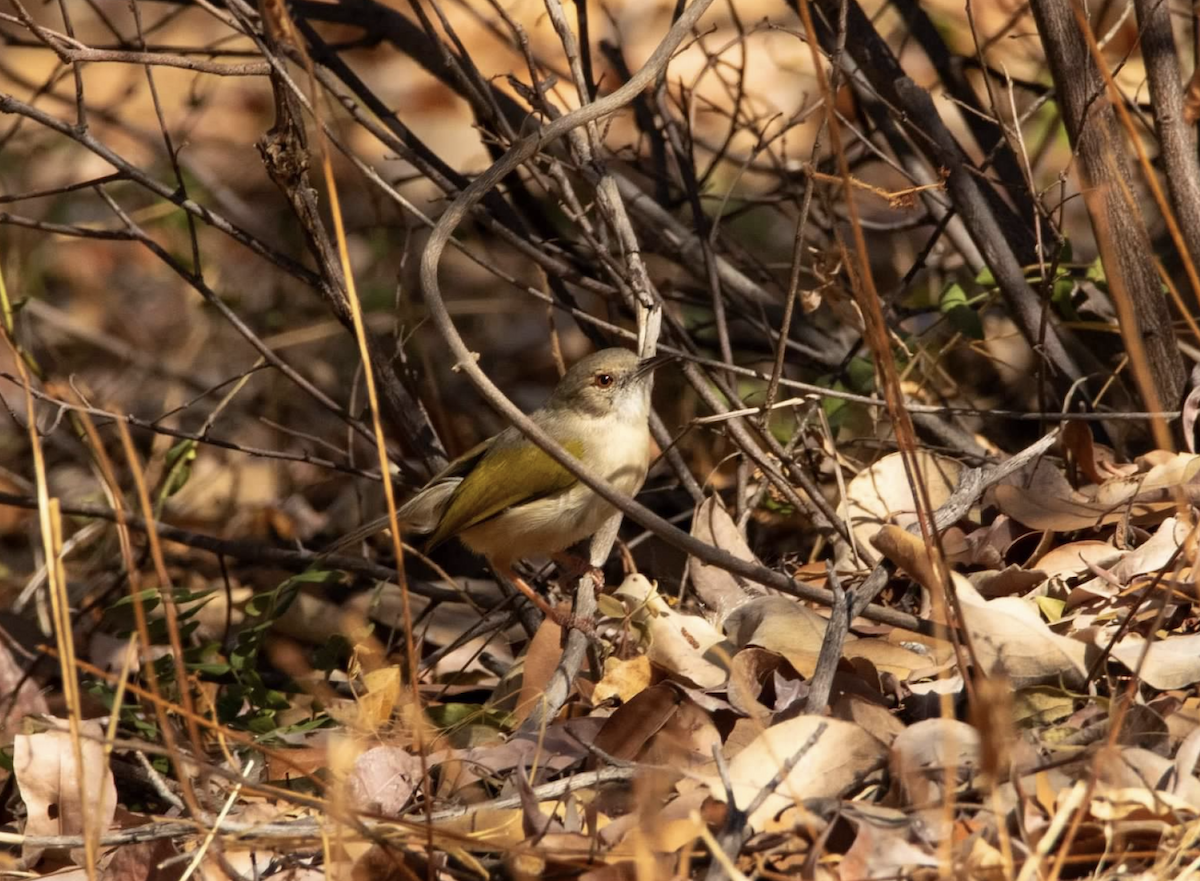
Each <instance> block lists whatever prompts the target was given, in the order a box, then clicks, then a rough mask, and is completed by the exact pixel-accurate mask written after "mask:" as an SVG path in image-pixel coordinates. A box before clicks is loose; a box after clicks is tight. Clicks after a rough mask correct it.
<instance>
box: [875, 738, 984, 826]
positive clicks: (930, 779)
mask: <svg viewBox="0 0 1200 881" xmlns="http://www.w3.org/2000/svg"><path fill="white" fill-rule="evenodd" d="M979 749H980V738H979V732H978V731H976V730H975V729H974V728H972V727H971V726H970V725H968V724H967V723H966V722H960V721H958V720H957V719H941V718H939V719H926V720H924V721H922V722H917V723H916V724H913V725H910V726H909V727H908V728H907V729H906V730H905V731H903V732H902V733H901V734H900V735H899V736H898V737H896V739H895V740H893V741H892V750H891V764H892V773H893V774H895V776H896V778H897V779H898V780H900V782H901V784H902V785H903V787H904V792H905V794H906V796H907V800H908V804H910V805H919V806H920V805H931V804H937V803H938V802H940V801H941V799H942V798H943V796H944V795H945V791H944V789H945V782H946V775H947V773H948V772H949V773H951V774H953V775H954V777H955V778H956V779H958V780H960V781H963V780H967V779H968V778H969V777H970V775H971V773H972V772H973V771H974V770H976V769H977V768H978V767H979V761H980V754H979Z"/></svg>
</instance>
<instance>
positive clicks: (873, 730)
mask: <svg viewBox="0 0 1200 881" xmlns="http://www.w3.org/2000/svg"><path fill="white" fill-rule="evenodd" d="M829 712H830V714H831V715H832V716H833V717H834V718H836V719H843V720H845V721H846V722H853V723H854V724H855V725H858V726H859V727H860V728H862V729H863V730H864V731H866V732H867V733H868V734H870V735H871V736H872V737H874V738H875V739H876V740H878V741H880V742H881V743H886V744H891V742H892V741H893V740H895V739H896V737H897V735H899V734H900V732H902V731H904V728H905V726H904V723H903V722H901V721H900V720H899V719H897V718H896V716H895V714H893V713H892V712H891V710H889V709H888V708H887V707H886V706H883V705H881V704H879V703H876V702H875V701H869V700H867V699H866V698H864V697H862V696H861V695H857V694H841V695H838V697H837V699H836V700H834V701H833V705H832V706H831V707H830V708H829Z"/></svg>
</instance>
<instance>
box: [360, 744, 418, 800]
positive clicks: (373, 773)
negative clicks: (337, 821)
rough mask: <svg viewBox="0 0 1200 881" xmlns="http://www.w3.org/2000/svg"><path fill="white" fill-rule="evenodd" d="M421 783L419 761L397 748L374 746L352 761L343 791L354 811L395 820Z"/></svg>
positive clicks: (404, 750) (409, 753)
mask: <svg viewBox="0 0 1200 881" xmlns="http://www.w3.org/2000/svg"><path fill="white" fill-rule="evenodd" d="M420 782H421V760H420V759H418V758H417V757H416V756H414V755H413V754H412V753H411V752H409V751H408V750H406V749H402V748H400V747H398V746H377V747H375V748H373V749H369V750H367V751H366V752H365V753H363V754H362V755H361V756H359V757H358V758H357V759H356V760H355V762H354V768H353V770H352V771H351V772H350V776H349V777H348V778H347V780H346V791H347V793H348V795H349V799H350V804H351V805H352V806H353V807H354V808H357V809H358V810H361V811H370V812H371V813H377V814H382V815H383V816H385V817H398V816H399V815H400V812H401V811H402V810H403V809H404V806H405V805H406V804H407V803H408V800H409V799H410V798H411V797H412V794H413V790H414V789H416V787H417V786H418V785H419V784H420Z"/></svg>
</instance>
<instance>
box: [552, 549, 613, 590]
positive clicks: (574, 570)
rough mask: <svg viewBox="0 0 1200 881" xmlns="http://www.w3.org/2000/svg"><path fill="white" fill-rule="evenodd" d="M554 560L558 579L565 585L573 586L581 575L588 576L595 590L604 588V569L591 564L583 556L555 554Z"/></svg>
mask: <svg viewBox="0 0 1200 881" xmlns="http://www.w3.org/2000/svg"><path fill="white" fill-rule="evenodd" d="M553 559H554V562H555V563H557V564H558V573H559V574H558V580H559V583H560V584H562V585H564V586H565V587H573V586H574V584H575V582H576V581H578V580H579V579H580V578H582V577H583V576H585V575H587V576H590V577H591V579H592V583H593V584H594V585H595V586H596V590H597V592H599V591H601V590H603V589H604V570H603V569H600V568H599V567H597V566H593V565H592V564H591V562H590V561H589V560H587V559H586V558H585V557H579V556H576V555H575V554H555V555H554V558H553Z"/></svg>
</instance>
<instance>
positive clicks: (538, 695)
mask: <svg viewBox="0 0 1200 881" xmlns="http://www.w3.org/2000/svg"><path fill="white" fill-rule="evenodd" d="M562 653H563V649H562V625H560V624H558V623H557V622H556V621H555V620H554V619H553V618H551V617H550V616H548V615H547V616H546V617H545V618H544V619H543V620H542V623H541V626H540V627H538V629H537V633H535V634H534V635H533V639H531V640H530V641H529V646H528V647H527V648H526V649H525V656H524V657H523V658H522V659H521V690H520V691H519V692H518V693H517V700H516V706H515V707H514V708H513V723H514V725H518V726H519V725H520V724H521V723H522V722H524V721H525V719H526V718H528V716H529V714H530V713H532V712H533V710H534V708H535V707H536V706H537V705H538V703H539V702H540V701H541V699H542V695H544V694H545V692H546V686H547V685H548V684H549V683H550V679H551V677H552V676H554V671H555V670H556V669H557V668H558V662H559V659H560V658H562Z"/></svg>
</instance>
